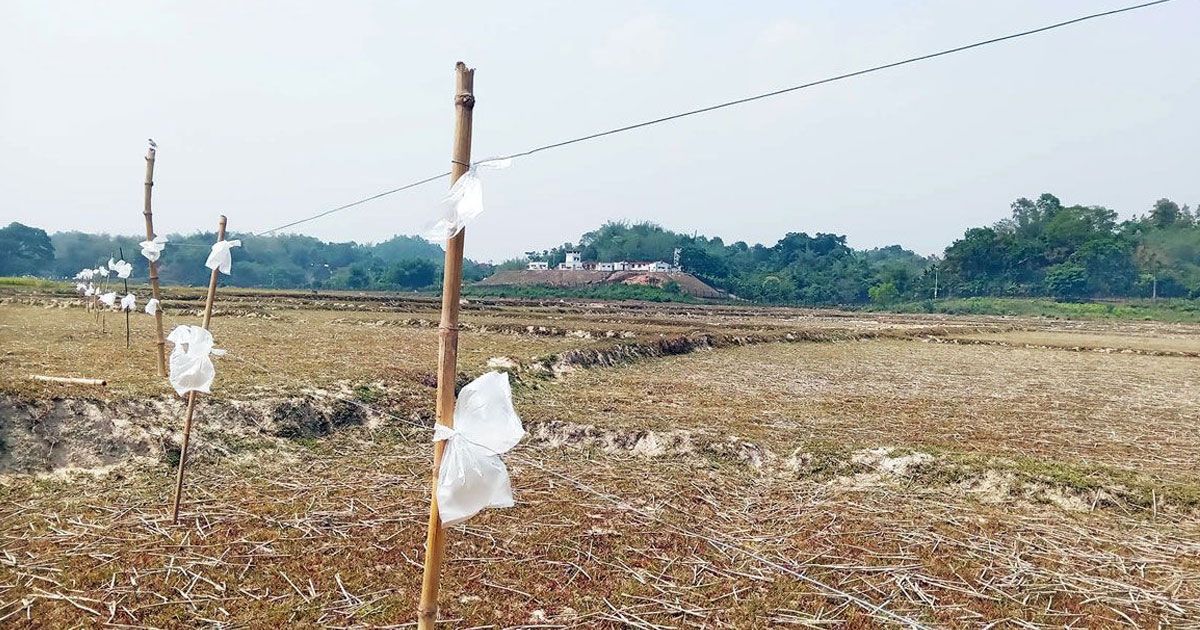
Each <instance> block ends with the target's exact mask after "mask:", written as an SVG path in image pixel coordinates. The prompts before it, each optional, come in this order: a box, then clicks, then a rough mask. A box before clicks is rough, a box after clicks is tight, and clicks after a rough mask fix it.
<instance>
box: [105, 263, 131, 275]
mask: <svg viewBox="0 0 1200 630" xmlns="http://www.w3.org/2000/svg"><path fill="white" fill-rule="evenodd" d="M108 268H109V269H111V270H113V271H115V272H117V277H118V278H128V277H129V274H131V273H133V264H131V263H127V262H125V261H124V260H118V261H116V262H113V259H111V258H109V259H108Z"/></svg>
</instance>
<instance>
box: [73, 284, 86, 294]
mask: <svg viewBox="0 0 1200 630" xmlns="http://www.w3.org/2000/svg"><path fill="white" fill-rule="evenodd" d="M75 290H76V291H78V292H79V293H84V292H86V291H87V290H88V285H87V283H86V282H76V283H75Z"/></svg>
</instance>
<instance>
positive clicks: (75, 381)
mask: <svg viewBox="0 0 1200 630" xmlns="http://www.w3.org/2000/svg"><path fill="white" fill-rule="evenodd" d="M29 378H30V379H32V380H35V381H42V382H43V383H66V384H68V385H94V386H96V387H104V386H105V385H108V381H106V380H104V379H102V378H76V377H73V376H43V375H41V374H30V375H29Z"/></svg>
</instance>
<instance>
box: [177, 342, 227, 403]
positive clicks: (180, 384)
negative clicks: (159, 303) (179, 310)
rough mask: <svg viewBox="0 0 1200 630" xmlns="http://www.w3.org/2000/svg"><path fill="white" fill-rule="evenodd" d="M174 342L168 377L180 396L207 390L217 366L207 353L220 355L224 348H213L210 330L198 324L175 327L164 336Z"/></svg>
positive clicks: (215, 373)
mask: <svg viewBox="0 0 1200 630" xmlns="http://www.w3.org/2000/svg"><path fill="white" fill-rule="evenodd" d="M167 341H170V342H171V343H173V344H175V347H174V348H172V349H171V366H170V367H171V369H170V375H169V376H168V379H169V380H170V381H171V386H172V387H174V388H175V391H176V392H178V393H179V395H180V396H182V395H184V394H186V393H188V392H193V391H194V392H203V393H205V394H208V393H210V388H211V387H212V382H213V379H214V378H216V376H217V369H216V367H214V366H213V362H212V359H210V358H208V355H209V354H212V355H214V356H218V357H219V356H221V355H223V354H225V351H224V350H218V349H216V348H214V347H213V337H212V333H210V332H208V331H207V330H205V329H204V328H202V327H200V326H176V327H175V330H172V331H171V334H170V335H167Z"/></svg>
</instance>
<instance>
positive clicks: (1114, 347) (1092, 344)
mask: <svg viewBox="0 0 1200 630" xmlns="http://www.w3.org/2000/svg"><path fill="white" fill-rule="evenodd" d="M1189 332H1190V333H1191V334H1188V333H1179V332H1175V333H1172V332H1167V331H1163V330H1156V331H1153V332H1140V331H1139V332H1137V333H1132V334H1131V332H1130V331H1127V330H1121V331H1119V332H1104V331H1082V332H1073V331H1065V330H1021V331H1007V332H991V333H978V334H972V335H964V336H963V337H962V338H963V339H967V340H980V341H994V342H997V343H1003V344H1009V345H1015V346H1038V347H1042V346H1044V347H1047V348H1059V349H1064V350H1094V351H1104V352H1114V351H1115V352H1121V351H1124V350H1132V351H1135V352H1142V353H1162V354H1190V355H1200V334H1197V333H1198V332H1200V331H1194V330H1193V331H1189Z"/></svg>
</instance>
